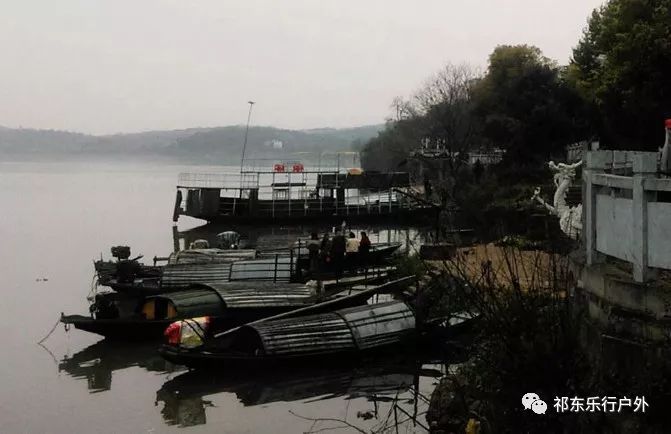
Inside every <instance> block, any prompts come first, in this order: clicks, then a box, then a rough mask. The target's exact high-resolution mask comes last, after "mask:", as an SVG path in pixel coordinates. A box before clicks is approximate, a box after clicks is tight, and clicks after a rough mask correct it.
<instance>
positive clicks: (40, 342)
mask: <svg viewBox="0 0 671 434" xmlns="http://www.w3.org/2000/svg"><path fill="white" fill-rule="evenodd" d="M62 315H63V314H61V316H62ZM60 322H61V317H59V318H58V321H56V324H54V326H53V327H52V328H51V330H50V331H49V333H47V335H46V336H45V337H43V338H42V339H41V340H40V341H38V342H37V344H38V345H40V344H42V342H44V341H46V340H47V339H48V338H49V336H51V334H52V333H53V332H54V331H55V330H56V327H58V324H60ZM65 330H66V331H67V330H68V325H67V324H65Z"/></svg>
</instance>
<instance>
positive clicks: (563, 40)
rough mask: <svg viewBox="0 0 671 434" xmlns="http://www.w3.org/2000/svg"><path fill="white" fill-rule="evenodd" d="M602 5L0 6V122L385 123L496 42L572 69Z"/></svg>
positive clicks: (182, 1) (425, 0) (164, 2)
mask: <svg viewBox="0 0 671 434" xmlns="http://www.w3.org/2000/svg"><path fill="white" fill-rule="evenodd" d="M601 3H602V1H601V0H435V1H434V0H415V1H410V0H408V1H396V0H379V1H378V0H375V1H372V0H338V1H325V0H311V1H299V0H241V1H226V0H172V1H168V0H107V1H102V0H42V1H35V0H0V7H1V8H0V11H1V12H0V56H2V57H1V59H2V63H1V65H2V67H1V68H0V125H4V126H8V127H18V126H23V127H25V128H27V127H35V128H53V129H65V130H73V131H82V132H88V133H96V134H103V133H115V132H132V131H143V130H152V129H176V128H188V127H197V126H217V125H230V124H244V123H245V121H246V116H247V108H248V106H247V101H248V100H249V99H252V100H255V101H257V104H256V105H255V106H254V112H253V115H252V124H255V125H273V126H278V127H284V128H313V127H322V126H333V127H344V126H355V125H363V124H371V123H380V122H383V121H384V119H385V117H387V116H389V115H390V113H391V110H390V108H389V107H390V104H391V101H392V99H393V98H394V97H395V96H398V95H402V96H406V95H409V94H411V93H412V92H413V91H414V90H415V89H416V88H417V87H419V85H420V84H421V83H422V81H423V80H424V79H426V77H427V76H429V75H430V74H432V73H434V72H435V71H436V70H438V69H439V68H440V67H441V66H442V65H444V64H445V63H446V62H452V63H461V62H468V63H471V64H474V65H476V66H484V65H485V64H486V61H487V56H488V55H489V53H491V51H492V49H493V48H494V47H495V46H496V45H498V44H517V43H529V44H534V45H537V46H538V47H540V48H541V49H542V50H543V51H544V53H545V55H546V56H548V57H551V58H553V59H556V60H558V61H559V62H562V63H565V62H567V61H568V59H569V57H570V55H571V48H572V47H573V46H574V45H575V44H576V42H577V40H578V38H579V37H580V35H581V32H582V29H583V28H584V27H585V25H586V21H587V17H588V16H589V14H590V13H591V11H592V10H593V9H594V8H595V7H597V6H599V5H600V4H601Z"/></svg>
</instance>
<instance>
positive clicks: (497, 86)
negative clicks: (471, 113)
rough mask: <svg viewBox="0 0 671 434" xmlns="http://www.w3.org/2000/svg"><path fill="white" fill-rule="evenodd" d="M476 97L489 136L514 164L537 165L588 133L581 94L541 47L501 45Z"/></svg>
mask: <svg viewBox="0 0 671 434" xmlns="http://www.w3.org/2000/svg"><path fill="white" fill-rule="evenodd" d="M473 97H474V102H475V105H476V112H477V113H478V114H479V116H480V119H481V122H482V124H483V128H484V133H483V134H484V137H485V138H486V139H487V140H488V141H489V142H490V143H491V144H493V145H495V146H498V147H502V148H504V149H506V151H507V152H506V161H508V162H509V163H515V164H516V165H520V164H524V163H529V167H531V166H535V165H537V164H538V162H539V161H540V160H543V159H546V158H549V157H550V156H551V155H559V154H563V149H564V146H565V145H568V144H570V143H572V142H574V141H576V140H580V139H582V138H584V136H585V134H587V132H586V121H587V119H586V118H585V115H584V104H583V103H582V100H581V99H580V97H579V95H578V93H577V92H575V91H574V90H573V88H571V87H570V86H568V85H567V84H566V82H565V80H564V79H563V71H562V69H561V68H559V67H558V66H557V65H556V64H555V62H553V61H551V60H550V59H548V58H547V57H545V56H543V54H542V52H541V50H540V49H538V48H537V47H533V46H529V45H513V46H510V45H501V46H498V47H496V49H495V50H494V52H493V53H492V54H491V55H490V56H489V67H488V70H487V74H486V75H485V76H484V78H483V79H482V80H480V81H479V82H478V83H477V85H476V86H475V89H474V94H473Z"/></svg>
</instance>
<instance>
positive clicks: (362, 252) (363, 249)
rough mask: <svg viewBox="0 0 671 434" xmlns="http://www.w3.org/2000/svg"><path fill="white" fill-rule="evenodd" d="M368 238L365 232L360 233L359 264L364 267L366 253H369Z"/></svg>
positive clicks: (366, 260) (366, 257) (366, 258)
mask: <svg viewBox="0 0 671 434" xmlns="http://www.w3.org/2000/svg"><path fill="white" fill-rule="evenodd" d="M370 245H371V242H370V238H368V235H367V234H366V233H365V232H361V241H359V264H360V265H361V266H366V264H367V262H368V252H370Z"/></svg>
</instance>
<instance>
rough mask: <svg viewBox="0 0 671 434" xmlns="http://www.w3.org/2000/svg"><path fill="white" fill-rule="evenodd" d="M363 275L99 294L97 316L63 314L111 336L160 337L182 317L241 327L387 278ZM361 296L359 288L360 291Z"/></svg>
mask: <svg viewBox="0 0 671 434" xmlns="http://www.w3.org/2000/svg"><path fill="white" fill-rule="evenodd" d="M385 278H386V274H383V275H380V276H370V277H365V276H360V277H358V278H350V279H345V280H342V281H338V282H332V283H327V284H325V285H324V287H323V288H322V289H323V292H322V293H319V294H318V293H317V288H316V287H315V286H312V285H306V284H300V283H272V282H227V283H218V284H213V283H208V284H196V285H192V286H191V287H190V288H189V289H187V290H182V291H176V292H169V293H164V294H157V295H151V296H130V295H128V294H124V293H118V292H107V293H101V294H98V295H97V296H96V299H95V301H94V303H93V304H92V306H91V309H90V310H91V315H90V316H85V315H62V316H61V322H63V323H64V324H68V325H72V326H74V327H75V328H77V329H79V330H83V331H87V332H90V333H95V334H99V335H102V336H104V337H106V338H109V339H116V340H119V339H123V340H146V339H156V338H160V337H161V336H162V335H163V331H164V330H165V329H166V327H167V326H169V325H170V324H171V323H173V322H174V321H176V320H180V319H186V318H193V317H202V316H207V317H209V318H210V319H211V320H210V323H209V326H210V330H211V332H218V331H222V330H226V329H229V328H231V327H235V326H238V325H241V324H244V323H247V322H249V321H254V320H258V319H260V318H265V317H268V316H272V315H276V314H279V313H282V312H287V311H291V310H294V309H297V308H300V307H305V306H312V305H314V304H316V303H319V302H321V301H323V300H325V299H328V298H333V297H336V296H337V295H338V294H339V293H341V292H342V291H345V290H348V289H351V288H356V287H357V286H359V285H372V284H375V283H377V282H380V281H381V279H385ZM357 294H358V292H357Z"/></svg>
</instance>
